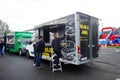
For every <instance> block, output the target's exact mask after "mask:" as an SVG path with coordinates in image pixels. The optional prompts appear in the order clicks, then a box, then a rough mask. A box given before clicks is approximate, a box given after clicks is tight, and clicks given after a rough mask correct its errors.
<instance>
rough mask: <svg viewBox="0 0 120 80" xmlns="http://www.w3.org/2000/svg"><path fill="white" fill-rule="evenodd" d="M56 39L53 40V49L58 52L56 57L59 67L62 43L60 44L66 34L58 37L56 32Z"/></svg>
mask: <svg viewBox="0 0 120 80" xmlns="http://www.w3.org/2000/svg"><path fill="white" fill-rule="evenodd" d="M53 36H54V39H53V41H52V47H53V51H54V53H55V54H56V57H55V64H56V68H58V67H59V66H58V64H59V58H60V57H61V49H62V47H61V44H60V41H61V40H63V39H64V38H65V34H64V36H63V37H61V38H60V37H58V34H56V33H55V34H54V35H53Z"/></svg>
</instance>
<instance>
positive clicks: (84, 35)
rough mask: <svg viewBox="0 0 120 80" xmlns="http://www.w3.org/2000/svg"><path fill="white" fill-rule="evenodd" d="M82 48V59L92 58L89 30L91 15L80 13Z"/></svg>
mask: <svg viewBox="0 0 120 80" xmlns="http://www.w3.org/2000/svg"><path fill="white" fill-rule="evenodd" d="M79 18H80V48H81V61H84V60H87V59H89V58H90V49H89V39H90V38H89V30H90V17H89V16H88V15H85V14H82V13H80V15H79Z"/></svg>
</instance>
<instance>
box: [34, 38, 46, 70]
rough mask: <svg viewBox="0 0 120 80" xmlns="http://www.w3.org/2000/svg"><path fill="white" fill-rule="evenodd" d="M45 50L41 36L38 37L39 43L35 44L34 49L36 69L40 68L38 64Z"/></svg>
mask: <svg viewBox="0 0 120 80" xmlns="http://www.w3.org/2000/svg"><path fill="white" fill-rule="evenodd" d="M44 49H45V43H44V40H43V36H40V41H38V42H37V43H36V48H35V52H36V67H37V68H41V67H40V62H41V58H42V53H43V52H44Z"/></svg>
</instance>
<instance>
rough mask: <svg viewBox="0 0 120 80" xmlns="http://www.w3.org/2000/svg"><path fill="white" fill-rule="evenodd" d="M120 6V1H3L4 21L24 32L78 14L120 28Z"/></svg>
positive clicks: (0, 12)
mask: <svg viewBox="0 0 120 80" xmlns="http://www.w3.org/2000/svg"><path fill="white" fill-rule="evenodd" d="M119 3H120V2H119V0H0V20H2V21H4V22H6V23H7V24H8V25H9V27H10V29H11V30H12V31H23V30H27V29H31V28H33V27H34V26H35V25H38V24H41V23H44V22H47V21H50V20H53V19H56V18H60V17H63V16H66V15H69V14H73V13H75V12H76V11H78V12H82V13H86V14H89V15H91V16H94V17H97V18H99V19H102V21H101V23H103V27H106V26H113V27H118V26H120V11H119V10H120V9H119V8H120V4H119ZM100 29H101V28H100Z"/></svg>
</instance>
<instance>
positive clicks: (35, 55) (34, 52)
mask: <svg viewBox="0 0 120 80" xmlns="http://www.w3.org/2000/svg"><path fill="white" fill-rule="evenodd" d="M36 59H37V57H36V52H34V64H36Z"/></svg>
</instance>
